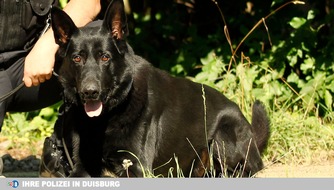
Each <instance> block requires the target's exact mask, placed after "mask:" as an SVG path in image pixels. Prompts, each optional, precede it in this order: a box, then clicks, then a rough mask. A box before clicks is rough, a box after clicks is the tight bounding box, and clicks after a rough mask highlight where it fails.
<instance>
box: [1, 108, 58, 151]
mask: <svg viewBox="0 0 334 190" xmlns="http://www.w3.org/2000/svg"><path fill="white" fill-rule="evenodd" d="M58 107H59V104H56V105H53V106H50V107H47V108H44V109H42V110H40V111H35V112H28V113H19V112H18V113H10V114H8V115H7V118H6V119H5V122H4V125H3V130H2V131H1V135H3V136H5V137H6V138H8V139H9V140H11V142H12V145H11V146H12V147H16V148H18V147H17V146H20V145H22V144H23V145H25V144H31V143H32V142H37V141H40V140H42V139H44V138H45V137H47V136H50V135H51V134H52V132H53V126H54V123H55V121H56V119H57V110H58Z"/></svg>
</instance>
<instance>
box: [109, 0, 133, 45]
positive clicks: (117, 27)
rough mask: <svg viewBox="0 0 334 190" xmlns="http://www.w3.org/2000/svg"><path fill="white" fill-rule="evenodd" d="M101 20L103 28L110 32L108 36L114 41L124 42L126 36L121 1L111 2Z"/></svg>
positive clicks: (126, 27) (126, 31)
mask: <svg viewBox="0 0 334 190" xmlns="http://www.w3.org/2000/svg"><path fill="white" fill-rule="evenodd" d="M103 20H104V21H103V27H104V28H106V29H107V30H108V31H109V32H110V35H111V36H112V38H114V39H115V40H116V41H117V40H124V39H125V37H126V36H127V35H128V33H129V32H128V25H127V20H126V14H125V11H124V3H123V0H113V1H112V2H111V3H110V5H109V6H108V9H107V11H106V14H105V16H104V19H103Z"/></svg>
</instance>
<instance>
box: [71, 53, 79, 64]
mask: <svg viewBox="0 0 334 190" xmlns="http://www.w3.org/2000/svg"><path fill="white" fill-rule="evenodd" d="M72 60H73V62H75V63H80V62H81V57H80V56H78V55H75V56H73V58H72Z"/></svg>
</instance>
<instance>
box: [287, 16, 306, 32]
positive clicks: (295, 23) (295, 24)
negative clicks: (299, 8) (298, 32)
mask: <svg viewBox="0 0 334 190" xmlns="http://www.w3.org/2000/svg"><path fill="white" fill-rule="evenodd" d="M305 23H306V19H305V18H301V17H294V18H292V20H291V21H290V22H289V24H290V26H292V28H294V29H298V28H300V27H301V26H302V25H304V24H305Z"/></svg>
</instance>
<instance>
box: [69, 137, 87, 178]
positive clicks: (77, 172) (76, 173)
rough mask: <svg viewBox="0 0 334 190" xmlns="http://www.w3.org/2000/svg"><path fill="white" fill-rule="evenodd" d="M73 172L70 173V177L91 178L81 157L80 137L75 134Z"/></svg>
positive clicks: (73, 140)
mask: <svg viewBox="0 0 334 190" xmlns="http://www.w3.org/2000/svg"><path fill="white" fill-rule="evenodd" d="M72 144H73V161H74V166H73V171H72V172H71V173H70V175H69V177H90V175H89V174H88V172H87V171H86V170H85V169H84V166H83V164H82V162H81V160H80V157H79V149H80V137H79V135H78V134H77V133H73V139H72Z"/></svg>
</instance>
